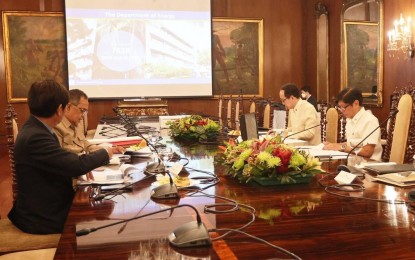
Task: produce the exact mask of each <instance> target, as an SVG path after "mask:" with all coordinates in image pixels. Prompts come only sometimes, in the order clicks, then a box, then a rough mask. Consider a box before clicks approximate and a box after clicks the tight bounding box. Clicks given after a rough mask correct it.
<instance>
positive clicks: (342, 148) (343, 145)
mask: <svg viewBox="0 0 415 260" xmlns="http://www.w3.org/2000/svg"><path fill="white" fill-rule="evenodd" d="M346 147H347V145H346V144H342V146H341V147H340V152H344V150H346Z"/></svg>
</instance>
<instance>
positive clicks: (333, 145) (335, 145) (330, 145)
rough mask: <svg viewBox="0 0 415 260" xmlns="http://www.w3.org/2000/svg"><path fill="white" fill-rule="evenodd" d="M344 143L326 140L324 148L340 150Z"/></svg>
mask: <svg viewBox="0 0 415 260" xmlns="http://www.w3.org/2000/svg"><path fill="white" fill-rule="evenodd" d="M341 147H342V144H338V143H329V142H324V146H323V150H332V151H340V150H341Z"/></svg>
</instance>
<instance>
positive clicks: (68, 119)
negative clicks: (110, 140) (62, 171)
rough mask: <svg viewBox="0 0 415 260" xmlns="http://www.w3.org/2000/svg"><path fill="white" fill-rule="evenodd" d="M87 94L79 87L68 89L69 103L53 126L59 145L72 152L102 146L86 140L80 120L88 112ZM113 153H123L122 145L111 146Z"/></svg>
mask: <svg viewBox="0 0 415 260" xmlns="http://www.w3.org/2000/svg"><path fill="white" fill-rule="evenodd" d="M88 108H89V102H88V96H87V95H86V94H85V93H84V92H83V91H81V90H79V89H72V90H70V91H69V103H68V105H67V106H66V108H65V113H64V117H63V119H62V122H60V123H59V124H58V125H57V126H56V127H55V128H54V131H55V134H56V136H57V137H58V139H59V142H60V144H61V146H62V147H63V148H65V149H67V150H69V151H71V152H74V153H78V154H79V153H89V152H92V151H95V150H97V149H101V148H102V147H100V146H97V145H93V144H91V143H89V142H88V140H86V138H85V135H84V133H83V131H82V130H80V128H82V127H81V125H80V122H81V121H82V120H83V115H85V114H86V113H88ZM111 150H112V152H113V153H123V152H124V149H123V148H122V147H112V148H111Z"/></svg>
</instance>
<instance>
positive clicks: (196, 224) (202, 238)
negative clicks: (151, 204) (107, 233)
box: [76, 204, 212, 247]
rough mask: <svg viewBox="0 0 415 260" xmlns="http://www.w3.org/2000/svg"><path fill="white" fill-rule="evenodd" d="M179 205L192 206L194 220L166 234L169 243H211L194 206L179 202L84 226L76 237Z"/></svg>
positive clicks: (181, 244) (194, 244) (191, 245)
mask: <svg viewBox="0 0 415 260" xmlns="http://www.w3.org/2000/svg"><path fill="white" fill-rule="evenodd" d="M180 207H190V208H192V209H193V210H194V211H195V212H196V221H192V222H189V223H187V224H184V225H182V226H181V227H179V228H177V229H175V230H174V231H173V232H171V233H170V234H169V236H168V239H169V241H170V243H171V244H172V245H174V246H177V247H195V246H208V245H211V244H212V242H211V240H210V237H209V232H208V230H207V228H206V226H205V225H204V224H203V222H202V219H201V217H200V214H199V212H198V211H197V209H196V208H195V207H193V206H192V205H189V204H181V205H177V206H173V207H170V208H166V209H161V210H158V211H155V212H151V213H148V214H144V215H140V216H136V217H133V218H129V219H125V220H121V221H118V222H114V223H111V224H107V225H103V226H100V227H92V228H84V229H81V230H78V231H76V236H78V237H79V236H85V235H88V234H89V233H92V232H95V231H97V230H100V229H104V228H107V227H111V226H115V225H118V224H121V223H125V222H129V221H131V220H136V219H140V218H144V217H147V216H151V215H155V214H158V213H161V212H165V211H173V210H174V209H176V208H180Z"/></svg>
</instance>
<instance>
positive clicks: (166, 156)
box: [159, 147, 173, 167]
mask: <svg viewBox="0 0 415 260" xmlns="http://www.w3.org/2000/svg"><path fill="white" fill-rule="evenodd" d="M159 156H160V159H161V160H163V164H164V165H165V166H166V167H167V162H168V161H169V160H170V159H171V158H172V157H173V149H172V148H171V147H164V148H162V149H160V150H159Z"/></svg>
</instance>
